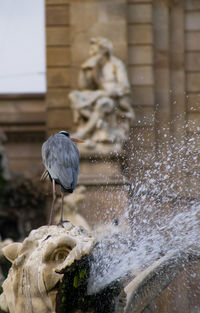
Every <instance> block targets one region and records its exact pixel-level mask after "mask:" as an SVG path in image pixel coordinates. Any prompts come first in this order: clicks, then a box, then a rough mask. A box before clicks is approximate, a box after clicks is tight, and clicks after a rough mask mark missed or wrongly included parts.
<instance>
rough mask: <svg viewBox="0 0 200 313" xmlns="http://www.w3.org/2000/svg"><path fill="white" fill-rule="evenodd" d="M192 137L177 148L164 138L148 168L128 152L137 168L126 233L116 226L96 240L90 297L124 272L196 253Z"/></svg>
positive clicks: (198, 224) (197, 202)
mask: <svg viewBox="0 0 200 313" xmlns="http://www.w3.org/2000/svg"><path fill="white" fill-rule="evenodd" d="M166 133H167V132H166ZM197 135H198V134H197ZM197 135H196V134H194V137H192V138H190V139H187V140H186V137H185V136H183V137H182V138H180V140H179V141H178V142H177V141H176V140H175V138H174V137H173V136H169V137H167V135H166V140H165V141H164V142H163V143H162V144H161V145H160V147H159V149H158V147H157V151H156V148H155V147H152V152H154V150H155V151H156V152H155V153H152V154H151V156H150V158H151V162H150V163H149V161H148V160H145V159H144V157H141V151H137V149H135V150H133V151H132V153H131V156H130V158H136V159H137V168H136V169H135V170H134V177H133V178H132V183H131V187H130V195H131V197H130V202H129V205H128V206H127V208H126V210H125V212H124V213H123V216H122V217H121V220H122V221H124V220H126V221H127V223H128V224H129V229H128V230H127V232H126V233H124V232H121V231H120V224H119V226H116V228H115V226H113V227H111V228H109V230H108V232H107V233H106V232H105V233H104V234H101V235H99V240H100V242H99V244H98V247H97V248H96V249H95V250H94V261H93V262H92V266H91V273H90V281H89V285H88V293H89V294H92V293H95V292H97V291H99V290H100V289H101V288H103V287H105V286H106V285H108V284H110V283H111V282H112V281H114V280H116V279H120V278H121V277H124V276H126V274H127V273H128V272H129V271H133V272H137V271H138V270H142V269H144V268H146V267H147V266H149V265H151V264H153V263H154V262H155V261H156V260H157V259H158V258H160V257H161V256H163V255H165V254H166V253H168V252H170V251H172V250H177V249H178V250H180V251H185V252H191V253H192V252H195V253H196V252H199V251H200V240H199V237H200V193H199V191H200V184H199V182H200V179H199V178H200V163H199V153H198V152H199V151H198V147H199V144H198V140H199V139H198V136H197ZM147 158H148V159H149V155H147ZM124 188H126V187H124ZM125 191H126V190H125ZM194 191H195V192H194ZM111 209H112V208H111ZM119 220H120V219H119ZM119 222H120V221H119ZM122 226H123V225H122ZM122 228H123V227H122ZM111 229H112V231H111Z"/></svg>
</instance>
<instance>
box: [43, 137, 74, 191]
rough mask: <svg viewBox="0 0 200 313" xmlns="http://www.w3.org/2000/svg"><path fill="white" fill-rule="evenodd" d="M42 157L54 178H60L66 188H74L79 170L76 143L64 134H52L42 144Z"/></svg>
mask: <svg viewBox="0 0 200 313" xmlns="http://www.w3.org/2000/svg"><path fill="white" fill-rule="evenodd" d="M42 157H43V162H44V164H45V167H46V169H47V170H48V172H49V173H50V175H51V177H52V178H55V179H59V181H60V183H61V184H62V185H63V187H64V188H66V189H71V188H72V189H74V188H75V186H76V184H77V179H78V172H79V152H78V149H77V147H76V145H75V144H74V143H73V142H72V141H71V140H70V139H68V138H66V137H64V136H63V135H62V134H56V135H53V136H51V137H50V138H49V139H48V140H47V141H46V142H45V143H44V144H43V146H42Z"/></svg>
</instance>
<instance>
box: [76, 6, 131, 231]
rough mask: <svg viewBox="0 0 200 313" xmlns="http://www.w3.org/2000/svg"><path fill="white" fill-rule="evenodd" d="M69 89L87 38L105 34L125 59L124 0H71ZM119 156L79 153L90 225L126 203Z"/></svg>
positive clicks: (83, 56)
mask: <svg viewBox="0 0 200 313" xmlns="http://www.w3.org/2000/svg"><path fill="white" fill-rule="evenodd" d="M70 36H71V38H70V43H71V45H70V47H71V51H70V53H71V69H70V73H71V75H70V89H71V90H74V89H77V88H78V85H77V82H78V73H79V71H80V66H81V64H82V63H83V62H84V61H85V60H86V59H87V58H88V51H89V44H90V38H92V37H98V36H100V37H105V38H108V39H109V40H111V41H112V43H113V46H114V54H115V55H116V56H117V57H119V58H120V59H121V60H123V62H125V63H126V60H127V16H126V0H115V1H107V0H100V1H91V0H71V1H70ZM121 158H122V155H120V156H119V155H118V154H116V153H111V154H110V153H105V151H102V153H95V152H94V151H92V150H91V151H89V152H85V153H84V152H81V160H80V175H79V184H83V185H85V186H86V187H87V192H86V201H85V205H84V207H82V208H81V213H82V214H83V215H84V216H85V217H86V218H87V220H88V221H89V222H90V224H91V225H92V224H95V222H97V221H100V222H105V221H111V220H112V219H113V218H114V217H118V216H119V215H120V212H122V211H123V209H124V207H125V205H126V200H127V196H126V194H125V193H126V192H124V188H123V186H124V181H123V176H122V174H121V162H122V160H121Z"/></svg>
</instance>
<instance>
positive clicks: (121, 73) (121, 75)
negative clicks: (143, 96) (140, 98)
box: [115, 59, 130, 93]
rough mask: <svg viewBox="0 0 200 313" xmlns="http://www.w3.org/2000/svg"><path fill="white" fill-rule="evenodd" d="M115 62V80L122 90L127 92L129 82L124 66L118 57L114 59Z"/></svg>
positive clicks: (128, 90)
mask: <svg viewBox="0 0 200 313" xmlns="http://www.w3.org/2000/svg"><path fill="white" fill-rule="evenodd" d="M115 63H116V77H117V82H118V84H119V86H120V87H121V88H122V89H123V90H124V92H125V93H127V92H128V93H129V92H130V83H129V79H128V74H127V70H126V67H125V65H124V63H123V62H122V61H121V60H119V59H115Z"/></svg>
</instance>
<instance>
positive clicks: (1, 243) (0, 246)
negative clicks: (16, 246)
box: [0, 238, 13, 286]
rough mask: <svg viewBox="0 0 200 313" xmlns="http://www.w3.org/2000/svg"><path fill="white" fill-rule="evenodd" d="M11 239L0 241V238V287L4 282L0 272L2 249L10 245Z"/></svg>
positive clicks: (0, 269) (2, 256) (0, 270)
mask: <svg viewBox="0 0 200 313" xmlns="http://www.w3.org/2000/svg"><path fill="white" fill-rule="evenodd" d="M12 242H13V241H12V239H9V238H8V239H5V240H3V241H2V240H1V238H0V286H1V285H2V283H3V281H4V275H3V272H2V268H1V265H2V263H1V262H2V260H3V258H4V255H3V248H5V247H6V246H8V245H10V244H11V243H12Z"/></svg>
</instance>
